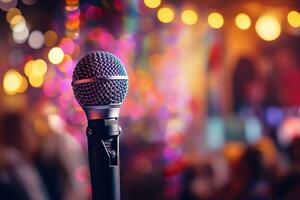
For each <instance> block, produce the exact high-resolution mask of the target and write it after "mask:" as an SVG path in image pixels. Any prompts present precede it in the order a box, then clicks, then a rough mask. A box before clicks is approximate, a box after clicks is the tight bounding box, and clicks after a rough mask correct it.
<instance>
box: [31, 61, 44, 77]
mask: <svg viewBox="0 0 300 200" xmlns="http://www.w3.org/2000/svg"><path fill="white" fill-rule="evenodd" d="M31 69H32V71H31V74H30V76H31V75H32V76H43V75H45V74H46V72H47V63H46V62H45V61H44V60H43V59H37V60H36V61H34V63H33V65H32V68H31Z"/></svg>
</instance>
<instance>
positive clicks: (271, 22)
mask: <svg viewBox="0 0 300 200" xmlns="http://www.w3.org/2000/svg"><path fill="white" fill-rule="evenodd" d="M255 30H256V32H257V34H258V36H259V37H261V38H262V39H263V40H266V41H272V40H275V39H277V38H278V37H279V35H280V33H281V27H280V24H279V22H278V20H277V19H276V18H275V17H273V16H269V15H264V16H261V17H260V18H259V19H258V20H257V22H256V24H255Z"/></svg>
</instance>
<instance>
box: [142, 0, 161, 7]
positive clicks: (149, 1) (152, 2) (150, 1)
mask: <svg viewBox="0 0 300 200" xmlns="http://www.w3.org/2000/svg"><path fill="white" fill-rule="evenodd" d="M144 3H145V5H146V6H147V7H149V8H157V7H158V6H159V5H160V3H161V0H144Z"/></svg>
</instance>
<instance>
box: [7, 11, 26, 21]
mask: <svg viewBox="0 0 300 200" xmlns="http://www.w3.org/2000/svg"><path fill="white" fill-rule="evenodd" d="M16 15H22V13H21V11H20V10H19V9H18V8H12V9H10V10H9V11H7V13H6V21H7V22H8V23H10V21H11V20H12V18H13V17H14V16H16Z"/></svg>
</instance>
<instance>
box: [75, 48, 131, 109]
mask: <svg viewBox="0 0 300 200" xmlns="http://www.w3.org/2000/svg"><path fill="white" fill-rule="evenodd" d="M111 76H127V72H126V69H125V67H124V65H123V64H122V63H121V61H120V60H119V59H118V58H117V57H115V56H114V55H112V54H111V53H107V52H102V51H98V52H93V53H90V54H88V55H86V56H85V57H83V58H82V59H80V60H79V62H78V64H77V65H76V67H75V69H74V72H73V82H72V86H73V92H74V95H75V98H76V100H77V102H78V103H79V104H80V105H81V106H96V105H110V104H121V103H122V102H123V101H124V99H125V97H126V94H127V90H128V80H103V79H101V80H99V81H96V82H90V83H80V84H79V83H78V84H75V83H74V81H78V80H82V79H100V78H105V77H111Z"/></svg>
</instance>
